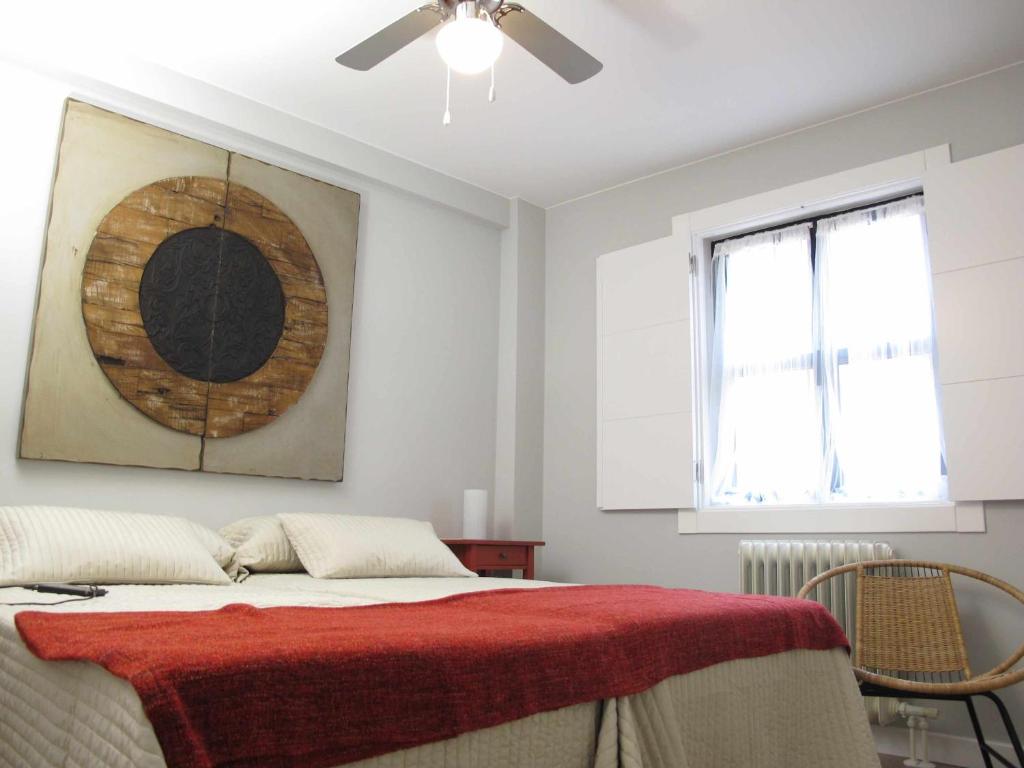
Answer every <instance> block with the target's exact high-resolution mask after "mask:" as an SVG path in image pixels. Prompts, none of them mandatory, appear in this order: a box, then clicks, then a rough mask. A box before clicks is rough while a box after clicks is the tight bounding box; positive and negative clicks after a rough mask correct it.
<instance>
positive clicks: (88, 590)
mask: <svg viewBox="0 0 1024 768" xmlns="http://www.w3.org/2000/svg"><path fill="white" fill-rule="evenodd" d="M25 589H32V590H35V591H36V592H52V593H54V594H57V595H77V596H79V597H100V596H101V595H105V594H107V590H105V589H103V588H102V587H97V586H96V585H94V584H30V585H29V586H27V587H25Z"/></svg>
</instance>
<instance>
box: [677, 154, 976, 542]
mask: <svg viewBox="0 0 1024 768" xmlns="http://www.w3.org/2000/svg"><path fill="white" fill-rule="evenodd" d="M949 163H950V153H949V145H948V144H946V145H941V146H937V147H932V148H930V149H927V150H923V151H920V152H913V153H910V154H907V155H901V156H900V157H895V158H892V159H890V160H884V161H882V162H878V163H873V164H871V165H867V166H863V167H861V168H856V169H853V170H849V171H843V172H841V173H836V174H832V175H830V176H825V177H823V178H820V179H814V180H812V181H807V182H803V183H800V184H794V185H792V186H789V187H783V188H781V189H776V190H772V191H770V192H765V193H762V194H758V195H753V196H751V197H746V198H743V199H741V200H734V201H732V202H728V203H724V204H722V205H716V206H713V207H711V208H705V209H703V210H699V211H693V212H690V213H687V214H682V215H680V216H676V217H674V218H673V220H672V230H673V236H674V237H676V238H679V240H680V242H682V243H688V244H689V248H690V263H691V272H692V275H691V282H690V306H691V318H690V320H691V328H692V332H693V344H692V345H691V346H692V355H693V360H692V364H693V386H694V457H696V460H697V462H698V471H697V472H696V476H697V482H696V487H695V489H694V491H695V492H694V499H695V509H681V510H679V513H678V514H679V533H683V534H687V533H893V532H925V531H960V532H983V531H984V530H985V514H984V505H983V504H982V503H981V502H958V503H954V502H951V501H950V502H921V503H891V504H887V503H877V504H840V503H837V504H820V505H804V504H801V505H785V506H766V505H745V506H731V505H730V506H728V507H721V506H710V505H709V504H708V503H707V499H706V495H705V488H704V483H703V478H704V476H705V474H706V473H705V472H704V471H702V469H703V467H705V466H707V462H708V455H709V447H708V439H707V434H706V425H707V424H708V423H709V422H708V397H707V381H708V375H707V372H708V370H709V360H708V356H709V350H710V343H709V338H710V337H709V333H710V328H711V315H710V311H711V307H710V295H709V294H710V290H709V286H710V274H711V273H710V270H711V249H712V244H713V243H714V242H715V241H718V240H723V239H726V238H729V237H735V236H737V235H742V234H746V233H749V232H754V231H757V230H760V229H766V228H769V227H773V226H777V225H780V224H785V223H786V222H789V221H797V220H802V219H807V218H811V217H814V216H819V215H828V214H830V213H834V212H837V211H842V210H845V209H849V208H855V207H857V206H861V205H865V204H869V203H872V202H875V201H879V200H886V199H890V198H894V197H899V196H901V195H906V194H911V193H914V192H920V191H921V190H922V188H923V185H924V174H925V171H926V170H928V169H929V168H931V169H934V168H936V167H939V166H942V165H949ZM925 206H926V215H927V199H926V201H925Z"/></svg>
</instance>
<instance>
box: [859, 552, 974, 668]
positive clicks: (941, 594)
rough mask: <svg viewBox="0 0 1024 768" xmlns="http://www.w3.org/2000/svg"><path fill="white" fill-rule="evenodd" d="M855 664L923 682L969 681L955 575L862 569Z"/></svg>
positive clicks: (926, 570) (931, 570)
mask: <svg viewBox="0 0 1024 768" xmlns="http://www.w3.org/2000/svg"><path fill="white" fill-rule="evenodd" d="M856 621H857V644H856V648H855V649H854V659H853V663H854V665H855V666H857V667H861V668H863V669H868V670H871V671H872V672H875V673H877V674H883V675H888V676H891V677H897V678H901V679H906V680H917V681H921V682H935V683H949V682H954V681H959V680H966V679H968V678H970V676H971V668H970V664H969V662H968V659H967V650H966V648H965V646H964V638H963V630H962V628H961V626H960V614H959V612H958V610H957V605H956V596H955V595H954V593H953V583H952V580H951V579H950V576H949V571H948V570H947V569H945V568H924V567H913V566H898V565H891V564H890V565H878V566H863V567H860V568H858V569H857V619H856Z"/></svg>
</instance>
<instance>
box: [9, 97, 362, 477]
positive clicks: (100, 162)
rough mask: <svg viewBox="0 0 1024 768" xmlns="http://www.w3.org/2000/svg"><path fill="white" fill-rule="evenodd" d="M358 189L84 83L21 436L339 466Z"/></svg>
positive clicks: (279, 468)
mask: <svg viewBox="0 0 1024 768" xmlns="http://www.w3.org/2000/svg"><path fill="white" fill-rule="evenodd" d="M358 228H359V195H357V194H355V193H354V192H350V191H348V190H344V189H340V188H338V187H334V186H331V185H330V184H326V183H324V182H321V181H317V180H314V179H311V178H308V177H306V176H302V175H300V174H297V173H294V172H292V171H288V170H284V169H282V168H278V167H276V166H273V165H268V164H267V163H263V162H260V161H257V160H253V159H252V158H249V157H245V156H244V155H240V154H238V153H235V152H229V151H227V150H225V149H221V148H218V147H214V146H211V145H209V144H205V143H203V142H200V141H197V140H195V139H190V138H187V137H185V136H181V135H178V134H176V133H172V132H170V131H167V130H164V129H162V128H157V127H155V126H152V125H147V124H145V123H141V122H138V121H136V120H132V119H129V118H127V117H124V116H121V115H117V114H114V113H112V112H108V111H106V110H102V109H99V108H97V107H94V106H91V105H88V104H84V103H81V102H77V101H68V103H67V107H66V110H65V114H64V125H63V132H62V136H61V142H60V148H59V156H58V164H57V172H56V176H55V180H54V184H53V192H52V200H51V210H50V221H49V225H48V229H47V237H46V248H45V255H44V261H43V269H42V276H41V282H40V294H39V303H38V306H37V309H36V321H35V331H34V336H33V347H32V359H31V363H30V366H29V374H28V386H27V388H26V396H25V404H24V418H23V426H22V433H21V445H20V455H21V457H22V458H27V459H52V460H63V461H76V462H97V463H104V464H119V465H135V466H145V467H161V468H175V469H186V470H198V471H204V472H227V473H235V474H246V475H265V476H275V477H295V478H305V479H316V480H335V481H337V480H341V479H342V474H343V463H344V450H345V418H346V404H347V392H348V370H349V345H350V339H351V326H352V303H353V291H354V277H355V259H356V238H357V233H358Z"/></svg>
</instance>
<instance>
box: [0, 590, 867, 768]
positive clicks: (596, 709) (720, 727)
mask: <svg viewBox="0 0 1024 768" xmlns="http://www.w3.org/2000/svg"><path fill="white" fill-rule="evenodd" d="M545 586H553V585H552V584H549V583H547V582H539V581H523V580H511V579H490V578H478V579H415V578H413V579H345V580H322V579H314V578H312V577H310V576H308V575H306V574H261V575H254V576H252V577H250V578H249V579H247V580H246V581H245V582H243V583H242V584H236V585H231V586H204V585H170V586H141V585H139V586H136V585H126V586H113V587H110V594H108V595H107V596H105V597H103V598H101V599H98V600H94V601H86V602H82V603H69V604H66V605H64V606H60V607H55V608H53V609H52V610H54V611H61V612H66V611H72V610H75V611H133V610H134V611H148V610H154V608H159V609H166V610H210V609H215V608H219V607H222V606H224V605H228V604H230V603H249V604H252V605H256V606H259V607H271V606H279V605H305V606H331V607H344V606H354V605H370V604H374V603H384V602H411V601H417V600H429V599H434V598H439V597H444V596H447V595H452V594H458V593H463V592H471V591H480V590H488V589H507V588H522V587H535V588H543V587H545ZM34 599H41V600H48V599H50V598H49V596H44V597H42V598H40V597H39V596H37V595H36V594H35V593H30V592H26V591H24V590H20V589H17V588H7V589H0V602H14V601H22V600H34ZM52 599H53V600H57V599H60V598H59V597H58V596H53V598H52ZM18 610H23V609H19V608H12V607H0V766H2V768H9V767H10V768H13V767H14V766H17V767H18V768H23V767H25V766H32V767H33V768H35V767H37V766H38V767H39V768H47V767H49V766H54V767H55V768H56V767H57V766H96V765H103V766H111V767H112V768H121V767H124V768H127V767H128V766H139V767H141V768H163V766H164V765H165V764H164V760H163V756H162V754H161V751H160V746H159V744H158V742H157V739H156V736H155V734H154V732H153V729H152V727H151V726H150V724H149V722H148V720H147V719H146V717H145V714H144V713H143V710H142V705H141V702H140V701H139V698H138V696H137V695H136V694H135V691H134V689H133V688H132V687H131V686H130V685H129V684H128V683H127V682H126V681H124V680H121V679H120V678H117V677H114V676H113V675H111V674H109V673H108V672H106V671H105V670H104V669H102V668H100V667H98V666H96V665H92V664H86V663H81V662H44V661H41V660H39V659H37V658H36V657H35V656H33V655H32V654H31V653H30V652H29V651H28V649H27V648H25V646H24V644H23V643H22V642H21V639H20V637H19V636H18V633H17V630H16V629H15V626H14V615H15V613H16V612H17V611H18ZM33 610H37V609H35V608H33ZM42 610H46V609H42ZM350 765H351V766H355V767H356V768H456V767H457V768H470V767H471V766H481V765H487V766H491V767H494V768H501V767H503V766H507V768H545V767H546V766H550V767H551V768H556V767H557V768H574V767H575V766H579V768H590V767H591V766H594V768H618V767H619V766H622V767H623V768H658V767H661V766H664V768H690V767H691V766H693V767H696V766H706V767H709V768H714V767H715V766H723V767H724V766H741V765H742V766H754V765H756V766H762V767H763V768H773V767H774V766H778V767H779V768H783V767H785V768H790V767H791V766H805V765H806V766H815V768H819V767H824V768H828V767H829V766H835V768H841V767H842V768H861V766H864V767H867V766H871V768H877V766H878V760H877V757H876V756H875V755H874V747H873V743H872V740H871V735H870V731H869V729H868V725H867V720H866V718H865V716H864V709H863V706H862V705H861V702H860V696H859V693H858V692H857V688H856V684H855V681H854V679H853V675H852V673H851V671H850V665H849V660H848V657H847V655H846V653H845V651H843V650H841V649H835V650H832V651H790V652H788V653H781V654H777V655H774V656H768V657H764V658H759V659H748V660H741V661H733V662H728V663H725V664H719V665H716V666H714V667H709V668H707V669H703V670H699V671H697V672H693V673H690V674H688V675H680V676H678V677H673V678H669V679H668V680H665V681H663V682H662V683H660V684H659V685H657V686H655V687H654V688H652V689H650V690H648V691H646V692H644V693H641V694H638V695H635V696H627V697H621V698H619V699H612V700H608V701H603V702H592V703H588V704H580V705H577V706H572V707H566V708H563V709H559V710H556V711H553V712H545V713H541V714H538V715H533V716H531V717H527V718H523V719H521V720H516V721H514V722H511V723H505V724H503V725H500V726H497V727H494V728H488V729H484V730H480V731H475V732H472V733H466V734H463V735H461V736H459V737H457V738H454V739H448V740H446V741H441V742H437V743H434V744H428V745H424V746H421V747H416V748H414V749H409V750H403V751H401V752H395V753H392V754H389V755H384V756H382V757H377V758H373V759H371V760H366V761H361V762H359V763H352V764H350Z"/></svg>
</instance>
